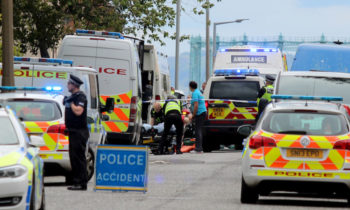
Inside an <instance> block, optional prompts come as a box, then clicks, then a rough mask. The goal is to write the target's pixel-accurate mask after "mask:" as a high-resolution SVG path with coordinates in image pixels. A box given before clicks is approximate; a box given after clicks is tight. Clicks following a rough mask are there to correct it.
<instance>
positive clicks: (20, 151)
mask: <svg viewBox="0 0 350 210" xmlns="http://www.w3.org/2000/svg"><path fill="white" fill-rule="evenodd" d="M0 124H1V126H0V134H1V136H2V137H1V138H0V209H20V210H24V209H41V210H42V209H45V191H44V183H43V160H42V159H41V158H40V156H39V149H38V148H36V147H34V146H36V144H37V143H38V142H41V141H43V140H42V138H41V137H38V136H32V137H31V138H30V140H29V138H28V136H27V134H26V132H25V131H24V129H23V127H22V125H21V123H20V122H19V120H18V119H17V117H16V116H15V114H14V113H13V111H11V110H9V109H4V108H0Z"/></svg>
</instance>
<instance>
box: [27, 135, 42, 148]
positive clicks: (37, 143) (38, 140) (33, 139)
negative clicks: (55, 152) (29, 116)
mask: <svg viewBox="0 0 350 210" xmlns="http://www.w3.org/2000/svg"><path fill="white" fill-rule="evenodd" d="M29 144H30V146H32V147H43V146H46V144H45V141H44V138H43V137H41V136H30V143H29Z"/></svg>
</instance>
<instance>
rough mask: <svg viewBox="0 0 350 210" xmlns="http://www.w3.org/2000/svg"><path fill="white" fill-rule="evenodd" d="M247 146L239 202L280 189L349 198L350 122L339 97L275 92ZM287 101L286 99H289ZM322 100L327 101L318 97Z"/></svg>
mask: <svg viewBox="0 0 350 210" xmlns="http://www.w3.org/2000/svg"><path fill="white" fill-rule="evenodd" d="M272 98H273V99H278V100H282V101H280V102H276V103H275V102H273V103H271V104H269V105H268V106H267V107H266V109H265V111H264V114H263V115H262V117H261V118H260V120H259V122H258V123H257V125H256V128H255V130H254V131H253V132H252V133H251V134H250V132H251V127H249V126H247V125H246V126H241V127H240V128H239V129H238V132H239V133H240V134H241V135H245V136H248V135H249V137H248V139H247V144H246V145H245V148H244V151H243V161H242V172H243V175H242V188H241V202H242V203H255V202H257V200H258V198H259V195H269V194H270V193H271V192H273V193H276V192H278V191H284V192H293V193H298V194H299V195H301V196H302V195H305V194H307V195H308V196H317V197H320V196H324V197H340V198H346V199H350V130H349V128H350V124H349V122H348V121H347V120H346V115H345V113H344V112H343V111H342V109H341V106H340V104H336V103H331V102H330V101H341V100H342V98H340V97H312V96H286V95H273V96H272ZM285 100H288V101H285ZM317 100H324V101H317Z"/></svg>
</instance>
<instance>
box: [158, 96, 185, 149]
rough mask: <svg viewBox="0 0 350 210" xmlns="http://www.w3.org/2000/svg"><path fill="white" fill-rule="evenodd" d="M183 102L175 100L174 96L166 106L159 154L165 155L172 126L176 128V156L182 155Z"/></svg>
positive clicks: (169, 98)
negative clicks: (165, 146)
mask: <svg viewBox="0 0 350 210" xmlns="http://www.w3.org/2000/svg"><path fill="white" fill-rule="evenodd" d="M181 107H182V106H181V102H179V101H177V100H174V99H173V96H171V97H170V96H169V97H168V101H167V102H166V103H165V104H164V106H163V110H164V114H165V118H164V132H163V135H162V139H161V141H160V145H159V154H164V145H165V144H166V139H167V136H168V134H169V131H170V129H171V126H172V125H175V128H176V154H182V152H181V143H182V135H183V126H184V125H183V122H182V118H181Z"/></svg>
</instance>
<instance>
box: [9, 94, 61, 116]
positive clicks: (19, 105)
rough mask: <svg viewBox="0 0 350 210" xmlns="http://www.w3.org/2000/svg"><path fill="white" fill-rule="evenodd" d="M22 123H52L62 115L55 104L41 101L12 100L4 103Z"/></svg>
mask: <svg viewBox="0 0 350 210" xmlns="http://www.w3.org/2000/svg"><path fill="white" fill-rule="evenodd" d="M6 105H7V106H10V107H11V109H13V110H14V111H15V112H16V114H17V116H18V117H19V118H20V119H21V120H23V121H53V120H57V119H60V118H61V117H62V113H61V112H60V108H59V106H58V104H57V103H55V102H51V101H41V100H22V99H20V100H13V101H8V102H6Z"/></svg>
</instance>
